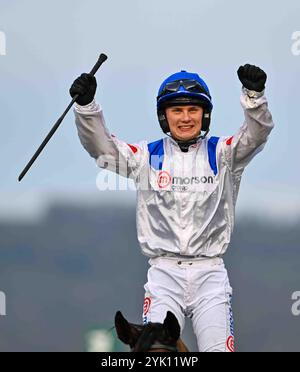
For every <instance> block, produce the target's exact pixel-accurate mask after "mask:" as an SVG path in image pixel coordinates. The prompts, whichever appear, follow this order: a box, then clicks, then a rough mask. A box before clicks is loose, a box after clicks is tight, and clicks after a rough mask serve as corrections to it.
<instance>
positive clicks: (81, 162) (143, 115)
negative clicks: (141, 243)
mask: <svg viewBox="0 0 300 372" xmlns="http://www.w3.org/2000/svg"><path fill="white" fill-rule="evenodd" d="M299 20H300V2H299V0H288V1H286V2H274V1H271V0H267V1H263V2H262V1H258V0H253V1H251V2H248V3H243V4H242V3H241V2H240V1H237V0H231V1H227V2H225V1H222V0H215V1H212V0H209V1H202V0H186V1H184V2H183V1H178V0H164V1H161V0H160V1H159V0H151V1H142V0H140V1H138V0H127V1H120V0H118V1H117V0H110V1H104V0H97V1H96V0H94V1H92V0H90V1H88V0H87V1H76V0H75V1H74V0H72V1H71V0H67V1H66V0H64V1H62V0H60V1H58V0H52V1H49V2H47V1H37V0H27V1H13V0H12V1H3V0H2V1H0V54H1V55H0V87H1V89H0V107H1V130H2V134H1V137H0V154H1V156H0V172H1V173H0V216H1V218H3V217H6V218H8V217H10V216H19V217H20V216H22V215H24V214H25V215H26V214H27V213H29V212H32V213H35V212H36V211H38V210H41V209H42V208H43V206H44V205H46V204H47V201H48V200H49V198H53V197H55V196H56V195H60V198H63V197H64V196H63V195H68V197H69V198H73V199H77V200H83V203H85V202H87V198H90V201H89V202H91V200H92V197H95V198H96V199H97V200H98V202H99V203H100V204H101V202H102V200H104V199H106V198H107V196H106V195H105V194H104V193H103V192H100V191H97V188H96V176H97V174H98V170H97V168H96V166H95V163H94V161H93V160H92V159H91V158H89V156H88V154H87V153H86V152H85V151H84V150H83V148H82V147H81V145H80V143H79V140H78V137H77V133H76V129H75V125H74V115H73V113H72V112H70V113H69V114H68V116H67V117H66V119H65V120H64V122H63V124H62V126H61V128H60V129H59V130H58V132H57V133H56V134H55V136H54V137H53V139H52V140H51V142H50V143H49V144H48V146H47V148H46V150H44V152H43V154H42V156H40V158H39V159H38V160H37V162H36V163H35V164H34V166H33V167H32V169H31V170H30V172H29V173H28V174H27V175H26V177H25V178H24V180H23V181H22V182H21V183H18V182H17V177H18V174H19V173H20V171H21V170H22V169H23V167H24V166H25V164H26V163H27V161H28V160H29V159H30V157H31V156H32V155H33V153H34V151H35V150H36V148H37V147H38V146H39V144H40V143H41V141H42V139H43V138H44V137H45V135H46V134H47V132H48V131H49V130H50V128H51V127H52V125H53V124H54V122H55V121H56V120H57V118H58V116H60V115H61V113H62V112H63V110H64V108H65V107H66V105H67V104H68V103H69V101H70V97H69V95H68V90H69V87H70V84H71V83H72V81H73V80H74V79H75V78H76V77H77V76H78V75H79V74H80V73H82V72H87V71H89V70H90V69H91V67H92V66H93V65H94V63H95V61H96V60H97V58H98V55H99V53H101V52H104V53H106V54H107V55H108V60H107V61H106V62H105V64H104V65H103V66H102V67H101V69H100V70H99V71H98V73H97V80H98V91H97V96H96V98H97V101H98V102H101V105H102V106H103V109H104V114H105V117H106V122H107V124H108V126H109V128H110V130H111V131H112V132H113V133H115V134H116V135H117V136H119V137H120V138H121V139H124V140H125V141H127V142H136V141H139V140H142V139H148V140H155V139H158V138H160V137H161V136H162V133H161V131H160V128H159V124H158V121H157V117H156V110H155V98H156V94H157V90H158V88H159V85H160V84H161V82H162V80H163V79H164V78H166V77H167V76H168V75H170V74H171V73H174V72H176V71H178V70H180V69H186V70H188V71H193V72H198V73H199V75H200V76H202V77H203V78H204V79H205V80H206V82H207V84H208V86H209V88H210V90H211V94H212V96H213V103H214V110H213V116H212V125H211V134H212V135H221V136H223V135H231V134H234V133H235V132H236V131H237V130H238V128H239V126H240V125H241V124H242V121H243V112H242V109H241V107H240V102H239V96H240V88H241V87H240V82H239V80H238V78H237V75H236V70H237V69H238V67H239V66H240V65H241V64H245V63H252V64H256V65H258V66H260V67H261V68H263V69H264V70H265V71H266V73H267V74H268V81H267V89H266V95H267V97H268V99H269V107H270V110H271V112H272V115H273V118H274V122H275V124H276V128H275V129H274V131H273V132H272V134H271V136H270V139H269V142H268V144H267V146H266V147H265V149H264V151H263V152H262V153H261V154H260V155H258V156H257V157H256V158H255V159H254V160H253V162H252V163H251V164H250V165H249V167H248V169H247V170H246V171H245V173H244V178H243V180H242V184H241V189H240V195H239V200H238V211H239V212H244V211H250V212H255V211H257V212H258V213H259V214H260V215H262V213H263V214H265V215H266V216H270V215H271V216H274V215H276V216H283V217H284V218H285V219H286V218H288V217H293V216H296V215H299V211H300V197H299V190H300V187H299V186H300V172H299V162H298V158H299V155H298V153H297V151H298V146H299V145H298V142H299V135H300V120H299V113H300V106H299V98H300V74H299V72H300V43H299V45H298V44H297V40H293V39H292V37H293V34H294V36H295V37H298V40H300V33H299V35H298V36H297V34H295V32H296V31H299V30H300V22H299ZM110 196H111V197H113V198H114V199H115V196H116V192H113V193H110ZM117 196H118V198H117V200H118V201H121V200H133V197H134V193H133V192H129V194H128V193H124V192H119V194H118V195H117Z"/></svg>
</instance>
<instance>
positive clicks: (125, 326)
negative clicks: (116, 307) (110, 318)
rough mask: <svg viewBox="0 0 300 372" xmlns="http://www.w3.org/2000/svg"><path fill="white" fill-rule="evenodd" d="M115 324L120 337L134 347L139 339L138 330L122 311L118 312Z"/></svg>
mask: <svg viewBox="0 0 300 372" xmlns="http://www.w3.org/2000/svg"><path fill="white" fill-rule="evenodd" d="M115 326H116V331H117V335H118V337H119V339H120V340H121V341H122V342H124V344H127V345H130V347H133V346H134V345H135V343H136V341H137V339H138V330H137V329H136V328H135V326H134V325H133V324H131V323H129V322H128V321H127V320H126V319H125V318H124V316H123V315H122V313H121V311H117V312H116V315H115Z"/></svg>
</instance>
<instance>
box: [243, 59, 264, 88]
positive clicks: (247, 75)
mask: <svg viewBox="0 0 300 372" xmlns="http://www.w3.org/2000/svg"><path fill="white" fill-rule="evenodd" d="M237 74H238V77H239V79H240V81H241V83H242V84H243V86H244V87H245V88H247V89H249V90H254V91H255V92H262V91H263V90H264V89H265V83H266V80H267V74H266V73H265V72H264V71H263V70H262V69H260V68H259V67H257V66H254V65H249V64H247V65H244V66H240V67H239V69H238V70H237Z"/></svg>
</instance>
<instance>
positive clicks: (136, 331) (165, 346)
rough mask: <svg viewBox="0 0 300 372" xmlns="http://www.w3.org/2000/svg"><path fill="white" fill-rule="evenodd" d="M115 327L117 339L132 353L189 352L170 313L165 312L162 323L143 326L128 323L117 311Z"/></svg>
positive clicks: (173, 316)
mask: <svg viewBox="0 0 300 372" xmlns="http://www.w3.org/2000/svg"><path fill="white" fill-rule="evenodd" d="M115 327H116V331H117V335H118V337H119V339H120V340H121V341H122V342H124V344H126V345H129V347H130V350H131V351H134V352H153V351H155V352H176V351H180V352H187V351H189V350H188V349H187V347H186V346H185V344H184V343H183V341H182V340H181V339H180V326H179V323H178V320H177V318H176V316H175V315H174V314H173V313H172V312H171V311H168V312H167V315H166V317H165V320H164V322H163V323H151V322H149V323H147V324H145V325H139V324H133V323H129V322H128V321H127V320H126V319H125V318H124V316H123V315H122V313H121V311H117V313H116V315H115Z"/></svg>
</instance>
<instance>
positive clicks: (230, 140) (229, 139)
mask: <svg viewBox="0 0 300 372" xmlns="http://www.w3.org/2000/svg"><path fill="white" fill-rule="evenodd" d="M232 140H233V136H231V137H230V138H228V140H227V141H226V145H231V142H232Z"/></svg>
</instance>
